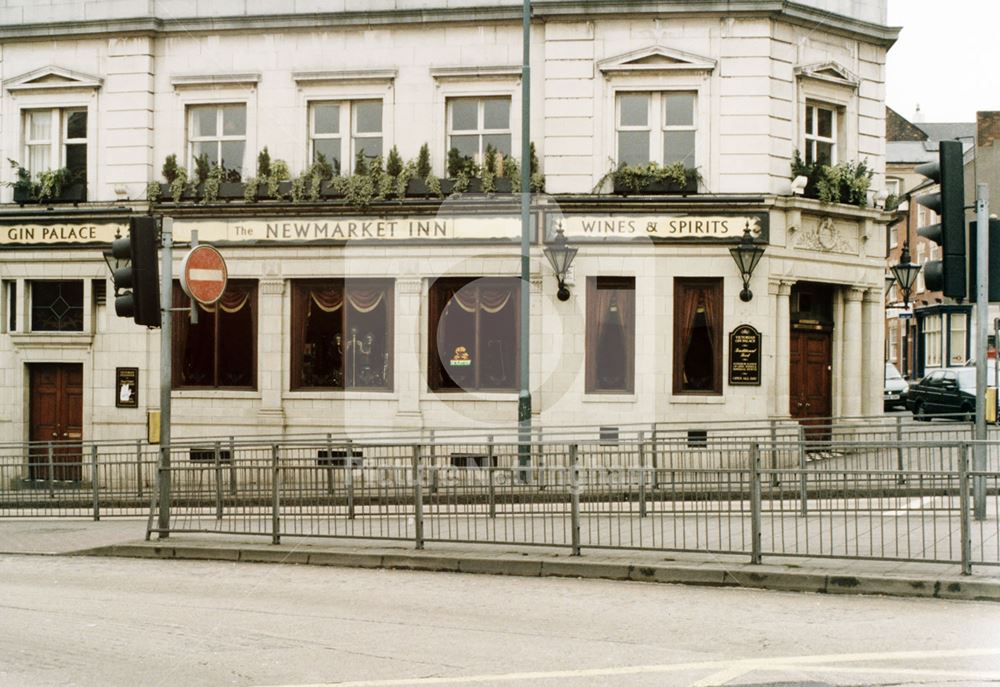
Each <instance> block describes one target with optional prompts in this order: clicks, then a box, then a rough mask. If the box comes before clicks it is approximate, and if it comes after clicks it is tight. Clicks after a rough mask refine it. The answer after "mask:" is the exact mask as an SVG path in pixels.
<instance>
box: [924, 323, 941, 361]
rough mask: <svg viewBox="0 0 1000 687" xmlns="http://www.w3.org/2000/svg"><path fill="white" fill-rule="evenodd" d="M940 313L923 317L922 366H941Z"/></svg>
mask: <svg viewBox="0 0 1000 687" xmlns="http://www.w3.org/2000/svg"><path fill="white" fill-rule="evenodd" d="M942 319H943V318H942V316H941V315H931V316H930V317H925V318H924V322H923V330H924V367H941V320H942Z"/></svg>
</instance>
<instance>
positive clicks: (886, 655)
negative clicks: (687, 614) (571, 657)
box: [270, 648, 1000, 687]
mask: <svg viewBox="0 0 1000 687" xmlns="http://www.w3.org/2000/svg"><path fill="white" fill-rule="evenodd" d="M998 655H1000V648H989V649H952V650H947V651H889V652H882V653H873V654H820V655H816V656H778V657H774V658H753V659H744V660H735V661H728V660H727V661H698V662H694V663H673V664H653V665H644V666H619V667H611V668H581V669H578V670H551V671H537V672H530V673H491V674H485V675H464V676H462V675H455V676H450V677H414V678H393V679H386V680H359V681H353V682H323V683H310V684H291V683H290V684H285V685H272V686H270V687H397V686H402V685H418V686H419V685H461V684H476V683H484V682H514V681H519V680H557V679H563V678H584V677H610V676H616V675H640V674H649V673H677V672H685V671H694V670H716V671H718V672H716V673H715V674H714V675H712V676H710V677H715V678H719V679H723V678H724V679H725V680H729V679H732V678H733V677H737V676H739V675H742V674H743V673H747V672H750V671H752V670H793V669H795V670H799V669H801V668H803V667H812V668H813V669H822V670H844V671H847V672H862V671H864V670H869V669H868V668H849V667H839V666H838V667H834V666H827V665H824V664H827V663H852V662H858V661H897V660H909V661H914V660H929V659H937V658H962V657H969V656H998ZM737 670H738V671H739V672H736V673H734V672H733V671H737ZM870 670H871V671H872V672H885V673H893V672H896V673H908V672H909V671H911V670H915V669H911V668H900V669H899V670H894V669H892V668H881V669H876V668H872V669H870ZM916 670H917V672H923V671H919V670H918V669H916ZM939 672H940V673H942V674H946V675H956V676H957V677H962V676H963V673H962V671H955V672H954V673H953V672H951V671H938V670H931V671H927V673H928V674H935V673H939ZM968 674H970V675H972V674H974V675H976V679H990V680H1000V670H998V671H996V672H982V673H968ZM727 675H728V677H726V676H727ZM708 679H709V678H704V679H703V680H702V681H701V682H699V683H698V684H701V685H704V686H705V687H707V686H708V685H721V684H723V683H722V682H707V680H708Z"/></svg>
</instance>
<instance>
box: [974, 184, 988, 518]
mask: <svg viewBox="0 0 1000 687" xmlns="http://www.w3.org/2000/svg"><path fill="white" fill-rule="evenodd" d="M988 198H989V189H988V188H987V186H986V184H976V247H977V250H976V256H975V260H976V445H975V449H974V453H973V457H972V466H973V470H976V471H984V470H986V444H985V443H984V442H985V441H986V369H987V365H986V336H987V332H988V331H989V323H988V322H987V320H988V318H989V300H988V297H987V284H988V283H989V255H990V250H989V246H990V239H989V236H990V212H989V200H988ZM972 501H973V511H974V513H973V514H974V516H975V518H976V520H984V519H985V518H986V483H985V478H984V477H982V476H979V477H976V478H975V479H974V480H973V482H972Z"/></svg>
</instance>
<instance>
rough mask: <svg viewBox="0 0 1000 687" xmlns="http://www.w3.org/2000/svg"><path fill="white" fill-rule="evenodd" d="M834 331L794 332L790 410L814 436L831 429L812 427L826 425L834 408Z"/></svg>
mask: <svg viewBox="0 0 1000 687" xmlns="http://www.w3.org/2000/svg"><path fill="white" fill-rule="evenodd" d="M832 339H833V336H832V332H830V331H828V330H817V329H815V328H811V329H798V328H796V327H795V326H794V325H793V327H792V332H791V351H790V359H791V370H789V372H790V374H791V380H790V383H789V387H790V391H791V394H790V396H791V398H790V399H789V403H790V406H791V407H790V408H789V413H790V414H791V416H792V417H794V418H796V419H798V420H799V422H801V423H802V424H803V425H805V426H806V432H807V434H809V435H811V438H817V439H818V438H822V437H823V436H825V435H826V434H827V433H828V431H827V429H826V427H823V428H821V429H812V430H810V429H809V426H810V425H825V424H826V423H827V420H821V419H819V418H829V417H830V415H831V413H832V411H833V408H832V402H831V387H832V385H831V378H832V377H831V367H832V363H833V350H832V345H831V344H832Z"/></svg>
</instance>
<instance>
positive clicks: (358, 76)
mask: <svg viewBox="0 0 1000 687" xmlns="http://www.w3.org/2000/svg"><path fill="white" fill-rule="evenodd" d="M398 75H399V70H398V69H395V68H386V69H333V70H331V69H327V70H321V71H308V72H292V80H293V81H294V82H295V83H297V84H298V85H299V86H303V85H309V84H317V83H360V82H365V83H375V82H377V83H392V82H393V81H394V80H395V79H396V77H397V76H398Z"/></svg>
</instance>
